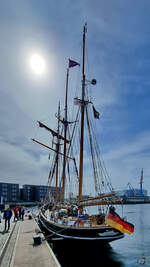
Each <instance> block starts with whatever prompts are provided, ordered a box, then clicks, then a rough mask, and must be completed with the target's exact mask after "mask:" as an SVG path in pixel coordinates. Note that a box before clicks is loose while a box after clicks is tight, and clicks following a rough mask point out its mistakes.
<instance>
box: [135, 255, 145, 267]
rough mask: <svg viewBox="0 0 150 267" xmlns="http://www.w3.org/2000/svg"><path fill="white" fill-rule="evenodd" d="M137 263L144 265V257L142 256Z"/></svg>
mask: <svg viewBox="0 0 150 267" xmlns="http://www.w3.org/2000/svg"><path fill="white" fill-rule="evenodd" d="M137 263H139V264H142V265H143V264H145V263H146V257H145V256H144V255H143V256H142V257H141V258H140V259H138V260H137Z"/></svg>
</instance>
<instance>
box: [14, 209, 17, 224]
mask: <svg viewBox="0 0 150 267" xmlns="http://www.w3.org/2000/svg"><path fill="white" fill-rule="evenodd" d="M16 219H17V221H18V208H17V207H15V208H14V222H15V221H16Z"/></svg>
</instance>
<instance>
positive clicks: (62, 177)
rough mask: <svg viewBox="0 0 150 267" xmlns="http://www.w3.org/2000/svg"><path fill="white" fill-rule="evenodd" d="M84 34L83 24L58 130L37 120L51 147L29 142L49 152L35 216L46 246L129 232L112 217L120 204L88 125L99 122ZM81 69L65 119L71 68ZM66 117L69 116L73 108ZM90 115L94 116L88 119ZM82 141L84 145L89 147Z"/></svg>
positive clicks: (106, 238) (127, 226) (109, 238)
mask: <svg viewBox="0 0 150 267" xmlns="http://www.w3.org/2000/svg"><path fill="white" fill-rule="evenodd" d="M86 33H87V25H86V24H85V25H84V28H83V37H82V60H81V61H82V62H81V64H79V63H78V62H76V61H74V60H71V59H69V64H68V68H67V75H66V88H65V109H64V115H63V117H62V115H61V108H60V103H59V105H58V112H57V114H55V115H56V119H57V130H52V129H51V128H49V127H48V126H47V125H46V124H44V123H43V122H40V121H38V124H39V127H40V128H41V127H42V128H43V129H45V130H47V131H48V132H49V133H50V134H51V135H52V145H53V146H52V147H50V146H49V145H45V144H43V143H41V142H39V141H38V140H35V139H32V140H33V141H34V142H36V143H38V144H40V145H42V146H44V147H46V148H47V149H50V150H52V151H53V152H52V153H53V159H51V168H50V172H49V176H48V186H49V191H48V193H47V195H46V197H45V201H44V203H43V205H42V207H41V209H40V213H39V223H40V224H41V225H42V227H43V228H44V229H45V230H46V231H47V232H48V233H49V239H50V241H51V242H53V241H54V242H55V241H59V240H71V241H73V240H78V241H91V242H92V241H97V242H101V243H107V242H111V241H114V240H118V239H121V238H123V237H124V232H133V225H131V224H129V223H128V222H126V221H124V220H123V219H122V218H121V217H120V216H119V215H118V214H117V213H116V212H115V207H114V205H116V204H118V203H121V202H120V199H118V197H117V196H116V194H115V192H114V189H113V187H112V185H111V182H110V179H109V176H108V174H107V171H106V168H105V166H104V163H103V160H101V155H100V150H99V147H98V142H97V139H96V136H95V132H96V130H95V126H94V127H93V123H94V121H96V120H94V118H96V119H98V118H99V112H98V111H97V110H96V109H95V107H94V105H93V102H92V98H91V96H90V95H89V91H91V85H95V84H96V80H95V79H92V80H90V81H89V80H87V78H86V75H85V56H86V53H85V51H86ZM80 65H81V66H82V68H81V72H82V75H81V76H82V83H81V87H80V91H81V93H80V96H78V97H75V98H74V105H75V106H74V108H76V111H77V112H76V116H75V117H74V118H73V119H70V118H69V115H68V113H69V112H68V110H69V108H68V102H69V101H68V94H69V71H70V68H73V67H75V66H79V67H80ZM89 87H90V89H89ZM71 113H72V115H74V112H73V109H72V110H71ZM91 115H92V116H93V115H94V116H93V117H92V119H91V117H90V116H91ZM93 136H94V137H93ZM77 137H78V138H79V139H78V140H77ZM88 137H89V139H88ZM76 140H77V141H76ZM85 141H88V142H87V143H88V144H87V143H86V142H85ZM77 145H79V148H78V147H77ZM54 146H55V147H54ZM88 152H90V157H89V156H88ZM78 163H79V164H78ZM90 164H91V165H90ZM78 165H79V167H78ZM71 166H72V167H71ZM92 182H93V184H94V186H93V187H92ZM52 186H53V188H55V192H54V194H52V193H51V188H52ZM86 188H87V189H90V190H93V191H95V193H94V194H95V195H94V196H89V195H85V194H84V189H86ZM92 208H93V209H96V208H97V211H94V214H93V213H92V212H90V211H87V209H89V210H90V209H91V210H92ZM125 229H126V230H125Z"/></svg>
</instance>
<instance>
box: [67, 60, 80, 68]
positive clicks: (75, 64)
mask: <svg viewBox="0 0 150 267" xmlns="http://www.w3.org/2000/svg"><path fill="white" fill-rule="evenodd" d="M75 66H80V64H79V63H78V62H76V61H74V60H72V59H70V58H69V68H73V67H75Z"/></svg>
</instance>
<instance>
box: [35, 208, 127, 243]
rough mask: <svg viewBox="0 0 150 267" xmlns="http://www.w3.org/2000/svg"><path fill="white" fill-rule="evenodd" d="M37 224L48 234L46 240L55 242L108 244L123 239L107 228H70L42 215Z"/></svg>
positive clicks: (121, 235)
mask: <svg viewBox="0 0 150 267" xmlns="http://www.w3.org/2000/svg"><path fill="white" fill-rule="evenodd" d="M39 223H40V224H41V226H42V227H43V228H44V230H45V232H46V233H47V234H48V240H50V241H51V242H55V241H63V240H66V241H67V240H68V241H73V240H74V241H80V242H81V241H83V242H100V243H109V242H112V241H115V240H118V239H121V238H123V237H124V234H123V233H121V232H119V231H118V230H116V229H114V228H111V227H109V226H100V227H72V226H64V225H60V224H58V223H55V222H52V221H49V220H48V219H47V218H46V217H45V216H44V215H43V214H42V213H40V214H39Z"/></svg>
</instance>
